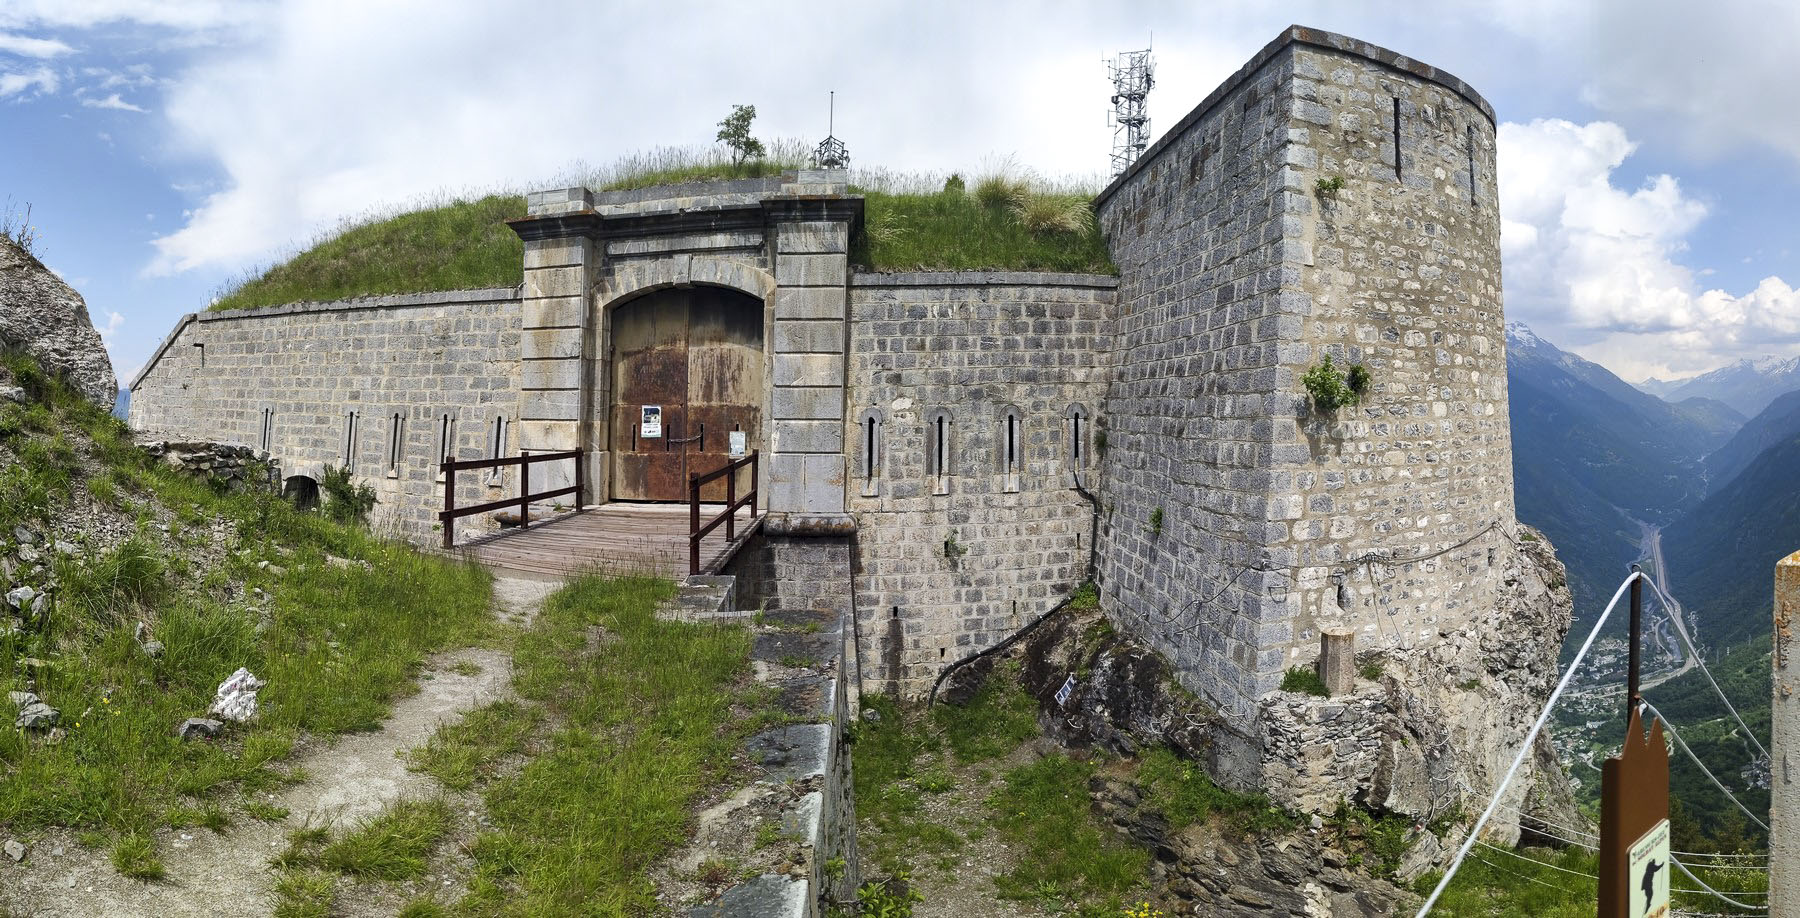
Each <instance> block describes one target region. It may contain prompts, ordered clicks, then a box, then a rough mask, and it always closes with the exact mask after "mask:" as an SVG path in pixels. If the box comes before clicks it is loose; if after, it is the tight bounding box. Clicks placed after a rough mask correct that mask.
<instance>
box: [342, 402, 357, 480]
mask: <svg viewBox="0 0 1800 918" xmlns="http://www.w3.org/2000/svg"><path fill="white" fill-rule="evenodd" d="M355 467H356V412H354V411H352V412H350V413H349V414H347V415H345V417H344V468H346V469H351V468H355Z"/></svg>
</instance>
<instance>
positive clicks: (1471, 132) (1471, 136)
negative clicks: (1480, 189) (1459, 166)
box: [1466, 124, 1476, 207]
mask: <svg viewBox="0 0 1800 918" xmlns="http://www.w3.org/2000/svg"><path fill="white" fill-rule="evenodd" d="M1466 130H1467V132H1468V149H1469V206H1470V207H1474V206H1476V203H1475V126H1474V125H1472V124H1471V125H1469V126H1468V127H1467V129H1466Z"/></svg>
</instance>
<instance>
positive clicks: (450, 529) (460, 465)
mask: <svg viewBox="0 0 1800 918" xmlns="http://www.w3.org/2000/svg"><path fill="white" fill-rule="evenodd" d="M564 459H573V460H575V484H573V485H571V486H569V487H566V488H557V489H556V490H554V491H539V492H538V493H536V494H533V493H531V466H532V464H533V463H538V462H560V461H562V460H564ZM584 462H585V460H584V454H583V453H582V451H581V450H578V449H571V450H564V451H563V452H559V453H538V454H537V455H534V456H525V455H520V456H508V457H507V458H504V459H500V458H494V459H451V458H450V457H449V456H445V457H444V461H443V462H442V463H440V464H439V465H438V469H439V470H440V471H442V472H443V473H444V509H443V512H441V513H439V514H438V522H439V524H440V525H441V526H442V527H443V529H444V547H445V548H455V547H456V526H455V522H456V521H457V520H458V519H460V518H462V517H465V516H473V515H475V514H477V513H485V512H487V511H489V510H501V509H504V508H507V507H518V508H519V526H520V527H521V528H522V527H525V526H529V525H531V502H532V501H534V500H545V499H547V498H551V497H561V496H563V495H564V494H574V495H575V507H576V509H577V510H579V509H580V508H581V507H582V506H583V505H585V504H586V503H587V501H586V500H585V499H584V498H585V496H586V492H585V491H583V490H582V474H581V473H582V466H583V464H584ZM514 465H516V466H518V467H519V496H518V497H506V498H502V499H500V500H490V501H488V502H486V503H482V504H475V505H474V506H471V507H458V506H457V505H456V473H457V472H460V471H464V470H467V469H499V468H507V467H509V466H514Z"/></svg>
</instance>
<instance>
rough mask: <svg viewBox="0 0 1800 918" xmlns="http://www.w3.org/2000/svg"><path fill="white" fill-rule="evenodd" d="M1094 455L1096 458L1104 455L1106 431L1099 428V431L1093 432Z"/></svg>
mask: <svg viewBox="0 0 1800 918" xmlns="http://www.w3.org/2000/svg"><path fill="white" fill-rule="evenodd" d="M1094 454H1095V455H1098V456H1104V455H1106V429H1105V428H1101V429H1100V430H1096V431H1094Z"/></svg>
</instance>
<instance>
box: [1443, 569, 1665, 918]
mask: <svg viewBox="0 0 1800 918" xmlns="http://www.w3.org/2000/svg"><path fill="white" fill-rule="evenodd" d="M1648 579H1649V578H1648V577H1645V576H1644V574H1643V572H1642V571H1632V572H1631V576H1629V577H1626V578H1625V579H1624V581H1622V582H1621V583H1620V584H1619V588H1618V589H1617V590H1614V591H1613V596H1612V601H1611V602H1609V603H1607V604H1606V610H1605V611H1603V612H1601V613H1600V618H1599V619H1598V620H1596V621H1595V622H1594V629H1593V630H1592V631H1589V632H1588V636H1587V640H1585V641H1582V642H1581V649H1580V650H1578V651H1576V652H1575V658H1574V659H1573V660H1570V661H1569V668H1568V670H1567V671H1566V672H1564V673H1563V677H1562V679H1561V680H1560V681H1558V682H1557V683H1556V690H1555V691H1553V692H1551V693H1550V700H1549V701H1548V702H1546V703H1545V704H1544V711H1543V713H1541V714H1539V715H1538V719H1537V722H1536V723H1534V724H1532V725H1531V731H1530V732H1529V733H1526V734H1525V742H1524V743H1522V744H1521V745H1520V746H1519V752H1518V754H1517V755H1515V756H1513V760H1512V765H1511V766H1510V767H1508V768H1507V769H1506V777H1504V778H1502V779H1500V786H1499V787H1497V788H1495V789H1494V797H1493V799H1492V800H1489V801H1488V805H1487V809H1486V810H1483V811H1482V814H1481V818H1480V819H1477V820H1475V825H1473V826H1471V827H1470V828H1469V837H1468V838H1466V839H1463V843H1462V847H1461V848H1458V849H1457V851H1456V857H1454V858H1452V859H1451V861H1450V866H1449V867H1448V868H1447V869H1445V871H1444V876H1443V878H1442V879H1440V880H1438V884H1437V888H1436V889H1433V890H1432V891H1431V897H1430V898H1428V899H1426V900H1425V904H1424V905H1421V906H1419V911H1418V913H1417V914H1416V915H1415V916H1414V918H1425V916H1426V915H1429V914H1431V907H1432V906H1434V905H1436V904H1437V900H1438V897H1439V896H1442V895H1443V894H1444V890H1445V889H1446V888H1447V887H1449V885H1450V881H1451V879H1453V878H1455V876H1456V869H1457V868H1458V867H1460V866H1462V861H1463V858H1465V857H1468V856H1469V849H1470V848H1473V847H1475V841H1476V839H1477V838H1479V837H1480V836H1481V830H1482V827H1484V826H1486V825H1487V822H1488V820H1489V819H1492V818H1493V817H1494V811H1495V810H1498V809H1499V808H1500V797H1501V795H1502V794H1504V793H1506V786H1507V785H1508V784H1511V783H1512V779H1513V775H1516V774H1518V773H1519V766H1520V765H1522V764H1524V762H1525V757H1526V756H1528V755H1530V754H1531V747H1532V745H1533V744H1535V743H1536V742H1537V737H1538V733H1539V731H1541V730H1543V729H1544V724H1545V723H1546V722H1548V721H1549V720H1550V712H1551V711H1552V710H1554V709H1555V708H1556V702H1557V700H1558V699H1560V698H1561V697H1562V693H1563V690H1565V689H1567V688H1568V687H1569V683H1570V682H1571V681H1573V680H1574V678H1575V673H1576V671H1578V670H1579V669H1581V661H1582V660H1583V659H1586V657H1587V652H1588V651H1589V650H1591V649H1593V646H1594V639H1595V638H1597V637H1599V636H1600V628H1601V627H1602V626H1603V625H1605V624H1606V620H1607V619H1608V618H1609V617H1611V616H1612V611H1613V608H1614V607H1615V606H1617V605H1618V604H1619V597H1621V596H1623V595H1625V588H1626V587H1629V586H1630V585H1631V582H1632V581H1633V580H1648Z"/></svg>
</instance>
